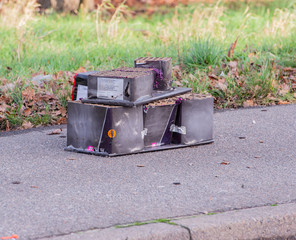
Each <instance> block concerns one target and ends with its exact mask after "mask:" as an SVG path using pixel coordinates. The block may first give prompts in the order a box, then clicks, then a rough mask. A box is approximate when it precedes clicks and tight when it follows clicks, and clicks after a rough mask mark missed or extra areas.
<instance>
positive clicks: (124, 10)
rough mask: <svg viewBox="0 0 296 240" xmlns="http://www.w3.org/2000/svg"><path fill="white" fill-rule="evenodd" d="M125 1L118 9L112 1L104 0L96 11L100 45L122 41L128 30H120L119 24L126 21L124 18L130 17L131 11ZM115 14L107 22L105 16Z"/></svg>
mask: <svg viewBox="0 0 296 240" xmlns="http://www.w3.org/2000/svg"><path fill="white" fill-rule="evenodd" d="M125 2H126V0H124V1H123V2H122V3H121V4H119V5H118V6H117V7H114V6H113V5H112V3H111V1H110V0H103V1H102V3H101V4H100V5H98V6H97V10H96V33H97V40H98V43H99V44H101V43H102V42H103V43H104V42H105V43H107V42H110V41H112V40H113V39H116V40H117V41H118V40H121V39H122V37H123V35H124V32H126V31H125V30H126V29H122V28H121V29H119V24H120V23H121V22H122V21H123V20H124V16H126V15H129V9H128V7H127V6H126V5H125ZM108 12H109V13H110V12H113V14H112V16H111V17H110V18H109V19H108V18H107V20H106V17H104V14H106V13H108Z"/></svg>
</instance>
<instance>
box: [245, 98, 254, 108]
mask: <svg viewBox="0 0 296 240" xmlns="http://www.w3.org/2000/svg"><path fill="white" fill-rule="evenodd" d="M253 106H254V101H253V100H247V101H245V102H244V107H253Z"/></svg>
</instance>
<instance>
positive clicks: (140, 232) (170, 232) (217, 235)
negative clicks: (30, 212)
mask: <svg viewBox="0 0 296 240" xmlns="http://www.w3.org/2000/svg"><path fill="white" fill-rule="evenodd" d="M171 222H172V223H175V224H176V225H172V224H166V223H152V224H147V225H142V226H132V227H127V228H115V227H110V228H106V229H98V230H89V231H85V232H78V233H71V234H69V235H63V236H57V237H50V238H42V239H48V240H80V239H94V240H109V239H110V240H126V239H128V240H148V239H153V240H174V239H176V240H185V239H189V240H197V239H198V240H200V239H227V240H228V239H296V203H289V204H283V205H279V206H265V207H256V208H250V209H242V210H235V211H230V212H224V213H217V214H215V215H199V216H192V217H186V218H180V219H177V220H176V219H175V220H172V221H171Z"/></svg>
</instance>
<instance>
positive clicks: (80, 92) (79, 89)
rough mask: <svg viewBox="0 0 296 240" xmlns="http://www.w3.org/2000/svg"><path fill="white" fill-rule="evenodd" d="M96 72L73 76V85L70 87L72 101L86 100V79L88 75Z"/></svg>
mask: <svg viewBox="0 0 296 240" xmlns="http://www.w3.org/2000/svg"><path fill="white" fill-rule="evenodd" d="M97 72H98V71H91V72H84V73H77V74H75V76H74V83H73V87H72V101H73V100H74V101H75V100H81V99H85V98H87V94H88V87H87V78H88V76H89V75H90V74H93V73H97Z"/></svg>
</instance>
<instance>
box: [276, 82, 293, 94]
mask: <svg viewBox="0 0 296 240" xmlns="http://www.w3.org/2000/svg"><path fill="white" fill-rule="evenodd" d="M279 88H280V90H279V94H280V95H282V96H284V95H285V94H287V93H289V92H290V86H289V85H288V84H285V83H284V84H282V85H280V86H279Z"/></svg>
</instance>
